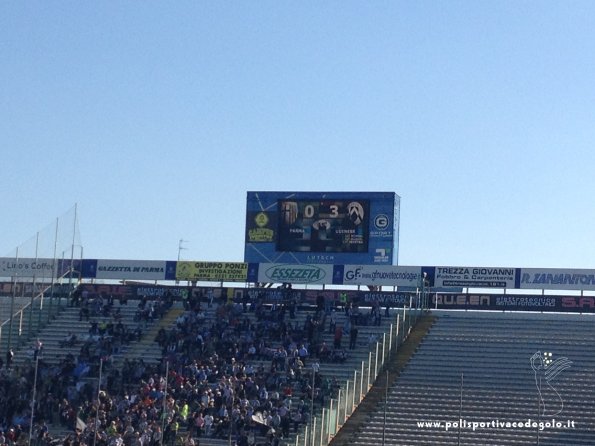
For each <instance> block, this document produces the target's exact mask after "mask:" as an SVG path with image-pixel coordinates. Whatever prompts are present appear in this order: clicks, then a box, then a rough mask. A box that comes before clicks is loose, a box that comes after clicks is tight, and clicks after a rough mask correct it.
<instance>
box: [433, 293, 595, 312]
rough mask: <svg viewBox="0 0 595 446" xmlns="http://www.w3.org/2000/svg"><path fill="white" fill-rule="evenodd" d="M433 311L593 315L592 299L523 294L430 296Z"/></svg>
mask: <svg viewBox="0 0 595 446" xmlns="http://www.w3.org/2000/svg"><path fill="white" fill-rule="evenodd" d="M431 300H432V308H437V309H442V310H445V309H450V310H499V311H551V312H564V313H566V312H582V313H595V296H563V295H562V296H547V295H536V296H531V295H525V294H432V299H431Z"/></svg>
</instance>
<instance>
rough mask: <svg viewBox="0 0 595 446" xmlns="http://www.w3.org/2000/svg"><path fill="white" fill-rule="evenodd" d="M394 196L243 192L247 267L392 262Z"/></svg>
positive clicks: (395, 250) (395, 241)
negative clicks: (256, 264)
mask: <svg viewBox="0 0 595 446" xmlns="http://www.w3.org/2000/svg"><path fill="white" fill-rule="evenodd" d="M399 206H400V197H399V196H398V195H397V194H395V193H394V192H248V194H247V205H246V234H245V237H246V243H245V247H244V261H245V262H248V263H292V264H294V263H302V264H319V263H325V264H345V265H349V264H352V265H353V264H362V265H369V264H376V265H392V264H396V261H397V254H398V235H399V231H398V225H399Z"/></svg>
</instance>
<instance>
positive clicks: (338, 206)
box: [276, 200, 370, 252]
mask: <svg viewBox="0 0 595 446" xmlns="http://www.w3.org/2000/svg"><path fill="white" fill-rule="evenodd" d="M369 208H370V205H369V202H368V201H367V200H318V201H312V200H279V201H278V204H277V214H278V215H279V216H280V218H278V223H277V227H278V235H277V240H276V242H277V243H276V247H277V251H297V252H368V214H369Z"/></svg>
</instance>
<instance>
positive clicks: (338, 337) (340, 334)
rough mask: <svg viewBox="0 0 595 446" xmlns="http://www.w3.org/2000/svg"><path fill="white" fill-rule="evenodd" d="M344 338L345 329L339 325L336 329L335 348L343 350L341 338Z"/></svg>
mask: <svg viewBox="0 0 595 446" xmlns="http://www.w3.org/2000/svg"><path fill="white" fill-rule="evenodd" d="M342 337H343V328H342V327H341V326H340V325H339V326H337V328H335V344H334V346H335V348H341V338H342Z"/></svg>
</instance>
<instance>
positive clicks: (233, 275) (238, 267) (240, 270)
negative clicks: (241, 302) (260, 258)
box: [176, 262, 248, 282]
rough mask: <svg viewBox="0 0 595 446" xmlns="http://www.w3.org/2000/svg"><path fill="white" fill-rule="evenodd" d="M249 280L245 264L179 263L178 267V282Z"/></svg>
mask: <svg viewBox="0 0 595 446" xmlns="http://www.w3.org/2000/svg"><path fill="white" fill-rule="evenodd" d="M247 278H248V264H247V263H244V262H178V263H177V267H176V280H190V281H203V282H246V281H247Z"/></svg>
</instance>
